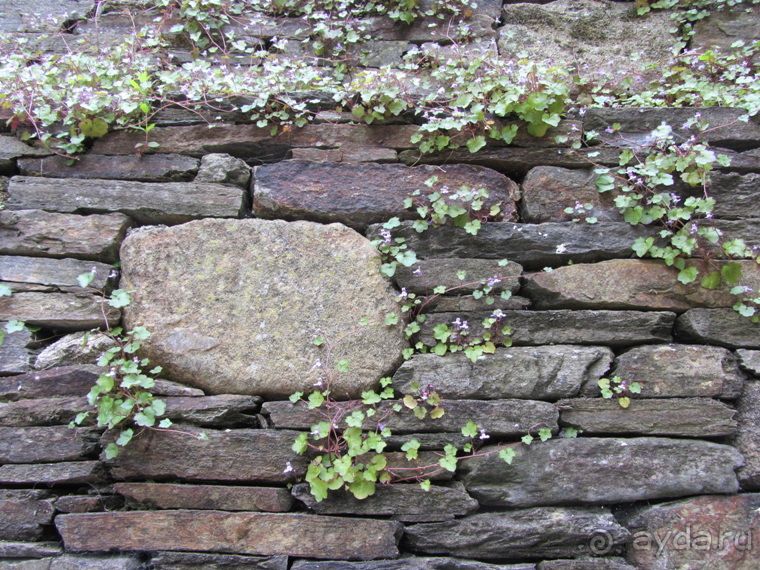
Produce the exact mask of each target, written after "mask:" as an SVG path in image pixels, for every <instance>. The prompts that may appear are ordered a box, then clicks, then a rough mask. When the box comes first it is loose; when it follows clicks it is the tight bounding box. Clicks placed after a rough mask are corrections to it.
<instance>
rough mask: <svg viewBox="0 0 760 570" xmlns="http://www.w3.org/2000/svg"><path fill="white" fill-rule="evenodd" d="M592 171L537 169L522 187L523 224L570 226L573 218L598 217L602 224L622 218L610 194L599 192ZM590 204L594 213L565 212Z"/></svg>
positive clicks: (543, 167) (551, 167) (541, 167)
mask: <svg viewBox="0 0 760 570" xmlns="http://www.w3.org/2000/svg"><path fill="white" fill-rule="evenodd" d="M597 176H598V175H597V174H595V173H594V171H593V170H590V169H589V170H571V169H569V168H559V167H557V166H538V167H536V168H534V169H532V170H531V171H530V172H528V175H527V176H526V177H525V179H524V180H523V183H522V200H521V201H520V206H521V212H522V220H523V221H524V222H530V223H533V224H542V223H544V222H569V221H571V220H572V219H574V218H579V219H581V220H582V221H585V219H586V218H587V217H592V216H593V217H596V218H597V219H599V220H601V221H607V222H617V221H620V219H621V217H620V214H619V213H618V210H617V208H616V207H615V204H614V203H613V202H612V197H611V196H610V194H609V193H606V194H600V193H599V191H598V190H597V189H596V184H595V183H594V182H595V181H596V177H597ZM578 203H580V204H581V205H584V204H591V206H592V207H591V209H590V210H586V209H584V210H583V211H584V212H585V213H584V214H583V216H581V215H579V214H578V213H572V214H568V213H566V212H565V208H575V206H576V204H578Z"/></svg>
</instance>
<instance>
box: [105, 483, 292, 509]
mask: <svg viewBox="0 0 760 570" xmlns="http://www.w3.org/2000/svg"><path fill="white" fill-rule="evenodd" d="M113 489H114V491H116V492H117V493H119V494H120V495H123V496H124V497H126V498H127V504H128V505H129V506H132V507H142V508H147V509H202V510H220V511H266V512H273V513H279V512H287V511H289V510H290V507H291V505H292V504H293V497H292V496H291V495H290V493H289V492H288V491H287V489H282V488H277V487H239V486H235V487H231V486H226V487H225V486H222V485H177V484H173V483H116V484H115V485H114V486H113Z"/></svg>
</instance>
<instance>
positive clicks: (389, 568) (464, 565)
mask: <svg viewBox="0 0 760 570" xmlns="http://www.w3.org/2000/svg"><path fill="white" fill-rule="evenodd" d="M291 568H292V570H496V569H497V568H498V569H499V570H535V569H536V565H535V564H489V563H488V562H477V561H475V560H463V559H461V558H427V557H423V556H419V557H417V556H415V557H405V558H399V559H398V560H377V561H374V562H338V561H335V560H331V561H329V562H319V561H316V560H296V561H295V562H294V563H293V566H292V567H291Z"/></svg>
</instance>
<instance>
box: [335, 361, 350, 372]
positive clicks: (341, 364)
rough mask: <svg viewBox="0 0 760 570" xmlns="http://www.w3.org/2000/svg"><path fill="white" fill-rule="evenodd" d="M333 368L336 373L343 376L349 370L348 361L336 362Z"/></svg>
mask: <svg viewBox="0 0 760 570" xmlns="http://www.w3.org/2000/svg"><path fill="white" fill-rule="evenodd" d="M335 368H336V369H337V370H338V372H342V373H343V374H348V371H349V370H350V364H349V362H348V360H346V359H345V358H343V359H341V360H339V361H338V364H337V366H336V367H335Z"/></svg>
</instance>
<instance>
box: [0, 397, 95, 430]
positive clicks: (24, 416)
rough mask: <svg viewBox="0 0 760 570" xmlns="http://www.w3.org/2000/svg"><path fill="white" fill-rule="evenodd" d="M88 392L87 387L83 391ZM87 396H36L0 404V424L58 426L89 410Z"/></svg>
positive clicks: (12, 425) (11, 425) (66, 423)
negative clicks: (35, 397) (32, 398)
mask: <svg viewBox="0 0 760 570" xmlns="http://www.w3.org/2000/svg"><path fill="white" fill-rule="evenodd" d="M87 392H89V388H87V390H85V391H84V392H83V393H84V394H86V393H87ZM89 409H91V408H90V405H89V403H88V402H87V398H85V397H80V398H37V399H34V400H18V401H16V402H7V403H2V404H0V426H10V427H25V426H59V425H68V424H69V423H70V422H72V421H74V418H76V417H77V414H78V413H79V412H82V411H86V410H89Z"/></svg>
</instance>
